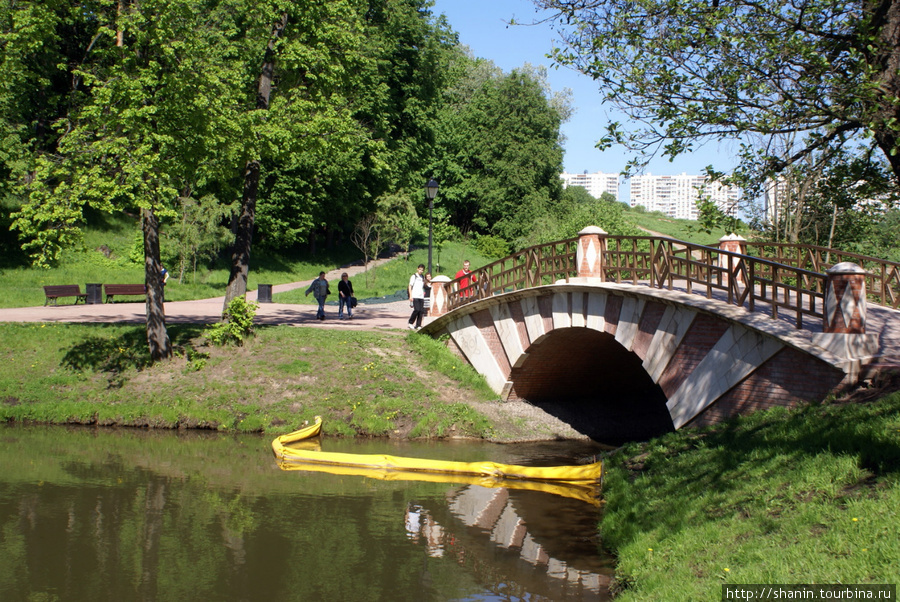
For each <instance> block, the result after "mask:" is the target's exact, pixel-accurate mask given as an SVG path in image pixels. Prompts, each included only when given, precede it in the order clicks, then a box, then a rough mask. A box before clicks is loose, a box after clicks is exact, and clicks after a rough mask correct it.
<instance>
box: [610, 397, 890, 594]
mask: <svg viewBox="0 0 900 602" xmlns="http://www.w3.org/2000/svg"><path fill="white" fill-rule="evenodd" d="M608 467H609V468H608V470H609V472H608V473H607V477H606V480H605V482H604V498H605V499H606V500H607V505H606V508H605V512H604V516H603V519H602V522H601V533H602V537H603V541H604V544H605V545H607V546H609V547H610V548H611V549H613V550H615V551H616V553H617V554H618V558H619V562H618V567H617V576H618V579H619V583H618V587H620V588H621V593H620V597H619V598H617V599H621V600H623V601H626V600H666V601H677V600H685V601H687V600H691V601H696V600H719V599H721V598H720V596H721V586H722V584H726V583H730V584H751V583H761V584H777V583H819V584H822V583H844V584H852V583H896V581H897V575H900V538H898V537H897V525H898V524H900V393H894V394H892V395H889V396H887V397H885V398H883V399H882V400H880V401H878V402H874V403H865V404H850V403H848V404H834V405H822V406H810V407H806V408H803V409H799V410H796V411H792V412H789V411H784V410H777V411H771V412H766V413H759V414H755V415H751V416H748V417H743V418H741V419H739V420H736V421H733V422H730V423H728V424H724V425H720V426H718V427H715V428H712V429H710V430H705V431H702V432H696V431H693V432H692V431H682V432H678V433H673V434H671V435H668V436H666V437H663V438H661V439H658V440H655V441H652V442H650V443H646V444H633V445H630V446H628V447H626V448H624V449H623V450H620V451H619V453H617V454H616V455H615V456H614V457H613V458H612V459H611V460H610V461H609V463H608Z"/></svg>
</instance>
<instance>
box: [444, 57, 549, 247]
mask: <svg viewBox="0 0 900 602" xmlns="http://www.w3.org/2000/svg"><path fill="white" fill-rule="evenodd" d="M459 60H460V62H463V63H464V62H465V60H464V58H463V57H462V56H461V57H460V59H459ZM468 66H469V71H465V70H461V71H462V72H461V73H460V74H459V75H457V77H458V78H459V80H458V85H457V86H455V87H452V88H451V89H450V90H449V91H448V94H447V98H446V105H445V109H444V111H443V112H442V114H441V123H440V129H439V132H440V136H439V139H438V151H439V152H438V156H439V157H440V159H439V160H438V161H437V168H436V169H435V170H434V173H435V177H436V178H437V179H438V180H439V181H440V183H441V205H442V206H443V207H445V208H447V210H448V211H449V212H450V215H451V221H452V223H453V225H455V226H457V227H458V228H459V229H460V230H461V231H462V232H465V233H469V232H471V233H477V234H493V235H496V236H500V237H501V238H503V239H505V240H507V241H516V240H517V239H520V238H522V237H525V236H527V235H528V234H529V233H530V232H531V226H532V224H533V222H534V221H535V220H536V219H538V218H539V217H540V216H542V215H546V214H547V213H552V212H553V210H554V209H553V208H554V206H555V204H556V203H557V202H558V201H559V198H560V196H561V194H562V183H561V181H560V179H559V173H560V171H561V170H562V146H561V144H560V134H559V127H560V124H561V119H562V117H561V115H560V112H559V110H558V109H557V108H555V107H554V105H553V103H551V101H550V98H548V95H547V91H546V87H545V86H544V84H543V83H542V82H541V81H540V79H538V78H536V76H535V75H534V71H533V70H532V69H529V68H524V69H522V70H514V71H512V72H511V73H509V74H500V73H498V72H497V71H494V70H492V69H486V68H485V67H484V65H483V62H482V61H478V60H474V59H470V60H469V62H468ZM475 84H478V85H475Z"/></svg>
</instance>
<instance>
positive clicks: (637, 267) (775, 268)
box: [603, 236, 827, 328]
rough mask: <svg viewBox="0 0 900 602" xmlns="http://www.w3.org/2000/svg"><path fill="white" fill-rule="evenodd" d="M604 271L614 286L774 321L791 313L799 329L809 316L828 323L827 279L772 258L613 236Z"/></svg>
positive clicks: (657, 239)
mask: <svg viewBox="0 0 900 602" xmlns="http://www.w3.org/2000/svg"><path fill="white" fill-rule="evenodd" d="M603 272H604V275H605V279H606V280H608V281H611V282H619V283H621V282H626V283H631V284H643V285H648V286H651V287H653V288H660V289H662V288H666V289H669V290H675V289H678V288H683V289H684V290H685V291H686V292H688V293H696V294H703V295H705V296H706V297H707V298H713V297H717V298H719V299H720V300H723V301H727V302H728V303H730V304H733V305H739V306H746V308H747V309H748V310H749V311H756V310H757V307H756V306H757V304H758V303H762V304H765V305H767V306H768V308H769V309H770V311H771V316H772V317H773V318H775V319H777V318H778V317H779V312H780V311H783V310H789V311H791V312H793V314H794V323H795V326H796V327H797V328H802V327H803V317H804V316H812V317H816V318H824V301H825V295H824V290H825V283H826V278H827V277H826V276H825V275H824V274H819V273H816V272H812V271H809V270H805V269H803V268H798V267H794V266H790V265H782V264H779V263H777V262H774V261H770V260H767V259H761V258H758V257H751V256H748V255H742V254H740V253H735V252H731V251H725V250H723V249H718V248H716V247H707V246H704V245H697V244H694V243H689V242H685V241H680V240H676V239H672V238H662V237H656V236H627V237H623V236H609V237H607V250H606V253H605V255H604V266H603Z"/></svg>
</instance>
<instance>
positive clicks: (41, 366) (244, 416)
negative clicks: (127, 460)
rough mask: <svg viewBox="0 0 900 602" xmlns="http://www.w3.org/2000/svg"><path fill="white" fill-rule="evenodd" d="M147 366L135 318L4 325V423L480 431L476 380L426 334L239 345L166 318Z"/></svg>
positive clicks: (305, 337)
mask: <svg viewBox="0 0 900 602" xmlns="http://www.w3.org/2000/svg"><path fill="white" fill-rule="evenodd" d="M169 336H170V338H171V339H172V342H173V344H174V345H175V347H176V349H177V350H178V354H177V357H176V358H175V359H174V360H173V361H171V362H162V363H158V364H155V365H151V363H150V360H149V357H148V354H147V344H146V332H145V328H144V327H143V326H124V325H84V324H0V349H3V351H2V352H0V357H2V358H3V361H2V362H0V421H8V420H35V421H41V422H51V423H82V424H101V425H102V424H110V425H112V424H115V425H133V426H158V427H164V428H175V427H203V428H214V429H219V430H234V431H247V432H286V431H289V430H292V429H294V428H296V427H297V426H298V425H299V424H301V423H302V422H303V421H304V420H309V419H311V418H312V417H313V416H315V415H321V416H323V417H324V418H325V419H326V431H327V432H331V433H332V434H338V435H350V436H352V435H362V436H397V437H442V436H449V435H464V436H475V437H481V436H487V435H489V434H490V430H491V428H492V427H491V424H490V423H489V421H488V420H487V419H486V418H485V417H484V416H482V415H480V414H478V413H477V412H476V411H475V410H473V409H472V408H471V407H470V405H467V404H468V403H471V402H480V401H485V400H488V399H493V398H495V395H494V394H493V392H491V391H490V389H489V388H488V387H487V385H486V384H485V382H484V380H483V378H481V377H480V376H479V375H478V374H477V373H475V372H474V370H472V368H471V367H469V366H468V365H467V364H465V363H464V362H462V361H461V360H460V359H459V358H457V357H456V356H454V355H452V354H451V353H450V352H449V351H447V349H446V347H445V346H444V345H442V344H441V343H439V342H437V341H434V340H432V339H430V338H428V337H422V336H417V335H401V334H397V333H393V332H334V331H328V330H323V329H312V328H310V329H307V328H295V327H288V326H276V327H261V328H259V329H258V331H257V334H256V336H255V337H253V338H252V339H250V340H248V342H247V343H246V344H245V345H244V346H243V347H211V346H206V345H205V344H204V340H203V337H202V329H201V328H200V327H198V326H180V325H173V326H170V327H169Z"/></svg>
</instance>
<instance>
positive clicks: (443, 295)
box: [428, 276, 450, 318]
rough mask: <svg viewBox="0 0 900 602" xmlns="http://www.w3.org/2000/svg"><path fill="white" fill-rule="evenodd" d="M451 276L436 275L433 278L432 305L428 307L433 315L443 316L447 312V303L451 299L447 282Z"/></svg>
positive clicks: (429, 312) (429, 313)
mask: <svg viewBox="0 0 900 602" xmlns="http://www.w3.org/2000/svg"><path fill="white" fill-rule="evenodd" d="M449 282H450V278H448V277H447V276H435V277H434V278H432V279H431V306H430V307H429V308H428V315H429V316H431V317H434V318H436V317H438V316H443V315H444V314H445V313H447V305H448V301H449V299H448V298H447V293H448V292H450V289H449V288H447V284H448V283H449Z"/></svg>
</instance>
